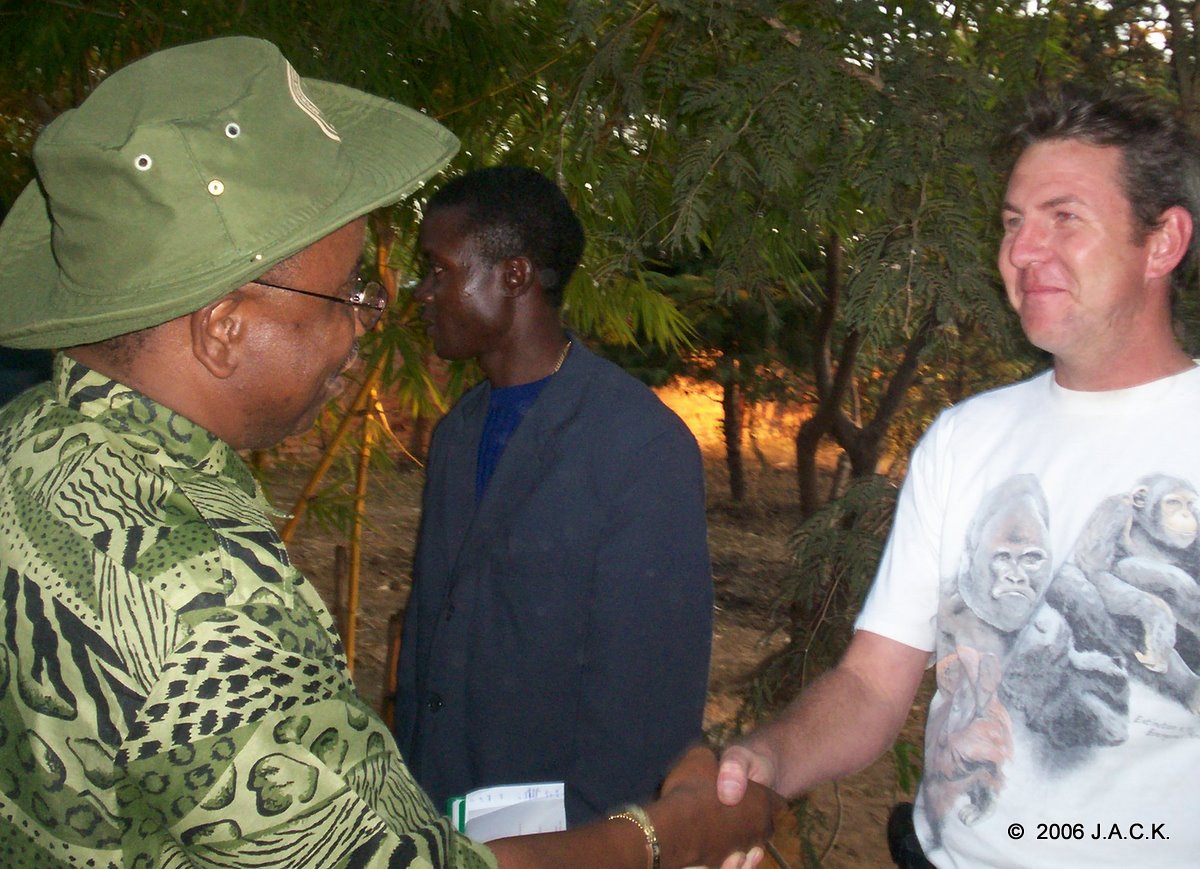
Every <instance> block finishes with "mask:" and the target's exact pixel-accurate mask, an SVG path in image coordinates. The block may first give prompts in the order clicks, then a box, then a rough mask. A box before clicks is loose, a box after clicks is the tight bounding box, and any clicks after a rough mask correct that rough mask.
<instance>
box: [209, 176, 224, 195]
mask: <svg viewBox="0 0 1200 869" xmlns="http://www.w3.org/2000/svg"><path fill="white" fill-rule="evenodd" d="M208 192H209V193H211V194H212V195H213V196H220V195H221V194H222V193H224V192H225V185H224V184H222V183H221V180H220V179H219V178H214V179H213V180H212V181H209V182H208Z"/></svg>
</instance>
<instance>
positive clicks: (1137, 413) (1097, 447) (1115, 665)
mask: <svg viewBox="0 0 1200 869" xmlns="http://www.w3.org/2000/svg"><path fill="white" fill-rule="evenodd" d="M1198 486H1200V368H1193V369H1191V370H1188V371H1186V372H1184V373H1182V374H1179V375H1176V376H1173V377H1168V378H1164V379H1162V380H1159V381H1155V382H1153V383H1149V384H1144V385H1142V386H1138V387H1134V388H1132V389H1123V390H1114V391H1108V392H1072V391H1070V390H1066V389H1063V388H1061V387H1060V386H1058V385H1057V384H1056V383H1055V381H1054V378H1053V376H1052V374H1050V373H1046V374H1043V375H1041V376H1038V377H1035V378H1033V379H1032V380H1028V381H1025V382H1023V383H1019V384H1016V385H1014V386H1010V387H1007V388H1004V389H999V390H996V391H993V392H990V393H986V394H983V395H980V396H977V397H975V398H973V399H971V400H969V401H966V402H963V403H962V404H960V405H958V406H957V407H954V408H952V409H950V410H948V411H946V412H945V413H943V414H942V415H941V416H940V417H939V418H938V420H937V421H936V422H935V423H934V424H933V426H931V427H930V429H929V431H928V432H927V433H926V435H925V436H924V437H923V438H922V440H921V443H920V444H919V445H918V447H917V449H916V450H915V452H914V453H913V457H912V462H911V466H910V469H909V473H908V477H907V479H906V480H905V483H904V487H903V489H902V491H901V494H900V501H899V505H898V508H897V512H896V521H895V524H894V527H893V529H892V534H891V538H890V539H889V541H888V545H887V548H886V549H885V552H884V557H883V560H882V562H881V564H880V569H879V574H878V576H877V578H876V582H875V585H874V587H873V588H872V590H871V593H870V595H869V596H868V599H867V602H866V604H865V606H864V608H863V611H862V613H861V614H860V616H859V618H858V621H857V625H856V626H857V628H859V629H863V630H868V631H871V632H874V633H877V634H881V635H883V636H886V637H889V638H891V639H894V640H897V641H899V642H902V643H905V644H907V645H909V646H912V647H915V648H919V649H928V650H930V651H931V652H932V653H933V655H932V659H933V660H934V661H935V662H936V665H937V679H938V690H937V692H936V694H935V696H934V698H933V701H932V703H931V705H930V711H929V718H928V723H927V726H926V735H925V759H924V775H923V778H922V782H921V788H920V792H919V795H918V799H917V812H916V825H917V832H918V835H919V836H920V838H921V841H922V844H923V845H924V847H925V850H926V853H927V854H928V855H929V858H930V859H931V861H932V862H934V863H935V864H936V865H938V866H939V867H980V866H1012V867H1022V869H1026V867H1041V866H1045V867H1062V866H1088V867H1095V866H1120V867H1129V866H1155V867H1160V866H1196V865H1200V817H1198V816H1197V804H1198V802H1200V800H1198V795H1200V784H1198V783H1197V781H1196V777H1198V776H1200V715H1198V714H1197V712H1198V711H1200V677H1198V676H1197V675H1196V673H1198V672H1200V640H1198V639H1197V635H1198V634H1200V584H1198V583H1197V580H1198V576H1200V543H1198V542H1197V525H1198V521H1197V520H1198V517H1200V498H1198V497H1197V487H1198ZM1160 530H1164V531H1165V532H1166V534H1165V537H1166V540H1167V542H1162V541H1160V540H1159V539H1157V538H1156V537H1155V536H1154V534H1155V532H1156V531H1160Z"/></svg>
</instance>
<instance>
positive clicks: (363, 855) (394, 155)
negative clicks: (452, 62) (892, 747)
mask: <svg viewBox="0 0 1200 869" xmlns="http://www.w3.org/2000/svg"><path fill="white" fill-rule="evenodd" d="M457 147H458V143H457V141H456V139H455V138H454V136H453V135H452V134H451V133H449V132H448V131H447V130H445V129H444V128H442V127H441V126H440V125H438V124H437V123H435V122H434V121H432V120H431V119H429V118H428V117H426V116H425V115H423V114H421V113H419V112H416V111H413V110H411V109H408V108H406V107H404V106H400V105H397V104H395V103H392V102H389V101H386V100H382V99H379V98H376V97H373V96H370V95H368V94H365V93H362V92H359V91H356V90H352V89H350V88H346V87H342V86H340V85H336V84H331V83H328V82H322V81H315V80H311V79H302V78H300V77H299V76H298V75H297V74H296V72H295V70H294V69H293V68H292V67H291V65H290V64H289V63H288V62H287V61H286V60H285V59H284V58H283V57H282V56H281V55H280V53H279V51H278V50H277V49H276V48H275V47H274V46H273V45H271V44H270V43H267V42H263V41H261V40H256V39H249V38H242V37H233V38H225V39H217V40H211V41H208V42H202V43H197V44H193V45H186V46H181V47H178V48H173V49H169V50H166V51H162V52H159V53H157V54H153V55H150V56H148V57H146V58H144V59H142V60H140V61H138V62H136V63H134V64H131V65H130V66H128V67H126V68H125V69H123V70H120V71H118V72H116V73H114V74H113V75H112V76H110V77H109V78H108V79H107V80H106V81H105V82H104V83H103V84H101V85H100V86H99V87H98V88H97V89H96V90H95V91H94V92H93V93H92V94H91V96H89V97H88V99H87V100H86V101H85V102H84V103H83V104H82V105H81V106H80V107H79V108H77V109H75V110H72V111H68V112H66V113H64V114H63V115H62V116H61V117H59V118H58V119H56V120H55V121H54V122H53V123H51V124H50V125H49V126H48V127H47V128H46V129H45V131H44V132H43V133H42V135H41V136H40V138H39V139H38V142H37V144H36V145H35V148H34V162H35V164H36V167H37V179H36V180H35V181H34V182H33V183H31V184H30V185H29V186H28V188H27V189H26V190H25V191H24V193H22V195H21V196H20V197H19V199H18V200H17V202H16V203H15V204H14V205H13V208H12V210H11V212H10V213H9V215H8V216H7V218H6V219H5V221H4V223H3V225H2V226H0V344H2V345H5V346H11V347H17V348H55V349H58V350H60V351H61V352H59V353H58V354H57V355H56V358H55V363H54V374H53V380H52V382H51V383H49V384H45V385H42V386H38V387H35V388H33V389H31V390H29V391H27V392H25V393H24V394H23V395H21V396H19V397H18V398H16V399H15V400H14V401H12V402H11V403H10V404H9V405H7V406H6V407H5V408H4V410H3V411H2V412H0V622H2V623H3V630H2V632H0V639H2V642H0V855H3V856H2V857H0V863H3V865H5V866H12V867H25V866H36V867H47V866H56V865H63V866H66V865H70V866H83V865H88V866H138V867H142V866H146V867H149V866H172V867H175V866H179V867H182V866H271V867H333V866H408V865H419V866H468V867H469V866H493V865H501V866H578V867H587V866H629V867H639V869H640V867H641V866H647V865H652V866H659V865H663V866H668V865H682V864H684V863H688V862H692V863H700V862H717V861H719V860H720V859H721V858H722V857H723V856H725V855H726V854H729V853H730V852H734V853H733V856H732V857H731V858H730V859H729V860H728V861H727V865H729V866H736V865H746V866H750V865H754V864H755V863H756V862H757V860H758V858H759V853H760V852H759V851H758V850H757V849H754V850H753V851H751V852H750V854H748V855H745V856H743V855H741V854H740V853H737V851H736V849H739V848H745V847H747V846H748V845H750V844H752V843H753V842H755V841H758V840H761V838H762V837H763V836H764V835H765V834H766V833H767V832H768V830H769V827H770V814H771V803H772V799H771V796H770V794H769V792H767V791H766V790H765V789H759V790H758V791H756V792H755V793H754V794H753V795H752V799H751V800H749V801H748V802H747V803H744V804H743V805H742V806H740V807H738V808H728V807H722V806H720V804H719V803H718V802H717V801H716V799H715V797H714V796H713V794H714V793H715V786H714V783H715V775H716V763H715V758H714V757H713V755H712V754H711V752H708V751H707V750H706V749H693V750H692V752H690V753H689V754H688V755H687V756H686V757H685V759H684V761H683V763H682V764H681V766H680V767H679V768H678V769H677V770H676V772H675V773H674V774H673V776H672V778H671V779H669V780H668V782H667V784H666V785H665V786H664V789H663V792H662V797H661V798H660V799H659V800H658V801H657V802H655V803H653V804H651V805H650V806H648V807H647V808H646V809H641V808H638V807H630V809H629V810H627V811H626V812H623V813H620V816H619V817H616V818H614V819H610V820H607V821H604V822H601V823H598V824H594V825H591V826H589V827H585V828H579V829H577V830H572V831H568V832H562V833H552V834H546V835H539V836H524V837H518V838H512V839H506V840H500V841H498V842H496V843H494V845H493V846H492V848H490V849H489V848H488V847H485V846H483V845H481V844H478V843H475V842H472V841H471V840H469V839H467V838H466V837H464V836H462V835H460V834H459V833H457V832H455V831H454V829H453V827H452V825H451V824H450V822H449V820H448V819H446V818H444V817H442V816H440V815H439V814H438V813H437V812H436V811H435V810H434V808H433V806H432V804H431V803H430V801H429V800H428V798H427V797H426V796H425V795H424V794H423V793H422V792H421V791H420V789H419V788H418V787H417V786H416V785H415V784H414V782H413V780H412V778H411V776H410V775H409V773H408V770H407V769H406V768H405V765H404V762H403V760H402V758H401V757H400V754H399V752H398V751H397V749H396V746H395V743H394V742H393V739H392V736H391V734H390V732H389V730H388V728H387V727H386V726H385V725H384V724H383V723H382V722H381V721H380V720H379V719H378V718H377V716H376V715H375V714H374V712H373V711H372V710H371V709H370V708H368V707H367V706H366V705H365V704H364V703H363V702H362V701H361V700H360V699H359V698H358V696H357V694H356V693H355V690H354V686H353V684H352V682H351V680H350V676H349V673H348V670H347V668H346V663H345V658H344V655H343V652H342V648H341V644H340V642H339V640H338V637H337V634H336V632H335V630H334V628H333V624H332V620H331V619H330V617H329V614H328V612H327V611H326V609H325V607H324V605H323V604H322V603H321V601H320V598H319V597H318V596H317V594H316V592H315V591H314V589H313V588H312V586H311V585H310V584H309V583H308V582H307V581H306V580H305V579H304V577H303V576H301V575H300V574H299V573H298V572H297V571H296V569H295V568H294V567H293V566H292V565H291V563H290V561H289V560H288V556H287V553H286V551H285V549H284V547H283V544H282V542H281V541H280V539H279V537H278V536H277V534H276V533H275V530H274V527H273V526H272V524H271V522H270V520H269V519H268V517H267V514H268V511H269V509H270V508H269V506H268V505H267V504H266V502H265V500H264V499H263V496H262V493H261V491H260V490H259V488H258V486H257V484H256V483H255V481H254V480H253V478H252V477H251V475H250V473H249V471H248V470H247V468H246V466H245V465H244V464H243V463H242V461H241V460H240V459H239V458H238V455H237V452H236V451H237V450H245V449H254V448H261V447H267V446H270V445H272V444H274V443H277V442H278V441H279V440H281V439H282V438H284V437H287V436H288V435H291V434H295V433H297V432H301V431H303V430H305V429H306V428H308V426H309V425H310V424H311V423H312V421H313V419H314V418H315V416H316V414H317V413H318V411H319V410H320V408H321V407H322V406H323V405H324V404H325V403H326V402H327V401H328V400H329V399H330V398H331V397H332V396H334V395H335V394H336V393H337V392H338V391H339V390H340V388H341V382H342V375H343V374H344V373H345V371H346V370H347V368H349V366H350V365H351V364H352V363H353V362H354V359H355V355H356V350H355V347H356V340H357V338H358V336H359V335H360V334H362V332H363V331H364V330H366V329H369V328H371V327H372V326H373V325H374V324H375V322H376V321H377V320H378V319H379V316H380V314H381V313H382V311H383V308H384V306H385V304H386V301H387V297H386V294H385V293H384V292H383V291H382V288H380V287H379V286H378V285H375V284H364V283H363V281H362V280H361V278H360V277H359V276H358V265H359V259H360V255H361V249H362V244H363V240H364V233H365V222H366V217H365V215H366V214H367V213H368V212H370V211H371V210H372V209H374V208H377V207H379V206H382V205H386V204H389V203H393V202H396V201H398V200H400V199H402V198H403V197H405V196H407V195H408V194H409V193H411V192H412V191H413V190H415V189H416V188H417V187H419V186H420V184H421V183H422V182H424V181H425V180H426V179H427V178H428V177H430V176H431V175H433V174H434V173H436V172H437V171H438V170H439V169H441V167H442V166H443V165H444V164H445V163H446V162H447V161H448V160H449V159H450V158H451V156H453V154H454V153H455V151H456V149H457Z"/></svg>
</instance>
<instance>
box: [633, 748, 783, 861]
mask: <svg viewBox="0 0 1200 869" xmlns="http://www.w3.org/2000/svg"><path fill="white" fill-rule="evenodd" d="M716 785H717V758H716V755H715V754H713V752H712V751H711V750H710V749H707V748H704V747H701V746H696V747H694V748H691V749H689V750H688V752H687V753H686V754H685V755H684V756H683V758H682V759H681V760H680V761H679V763H677V764H676V765H675V768H674V769H672V770H671V772H670V774H669V775H668V776H667V779H666V781H665V782H664V783H663V786H662V791H661V796H660V799H659V801H658V802H657V803H655V804H654V806H653V807H652V811H654V812H655V814H656V815H658V816H659V817H661V818H662V821H663V822H664V825H665V826H666V827H669V828H670V829H671V830H672V832H673V833H675V834H676V835H679V834H682V835H683V837H684V838H685V839H686V841H681V840H676V843H677V844H678V845H679V846H680V849H681V853H680V854H679V855H677V856H680V857H681V858H682V859H683V860H685V861H687V862H689V863H692V864H702V865H706V866H718V865H720V866H722V869H734V867H744V869H752V867H754V866H756V865H757V864H758V862H759V861H760V860H761V859H762V854H761V850H760V849H753V850H751V849H752V846H754V845H757V844H759V843H761V842H764V841H766V840H767V839H768V838H769V837H770V835H771V831H772V829H773V822H772V818H773V816H774V814H775V812H776V811H777V810H778V809H779V808H781V807H782V806H783V800H782V798H781V797H779V795H778V794H776V793H774V792H773V791H771V790H770V789H768V788H766V787H763V786H762V785H760V784H758V783H755V782H750V783H748V784H746V785H744V786H743V788H742V793H741V797H740V798H739V799H738V801H737V802H736V804H728V805H726V804H723V802H722V801H721V800H718V799H717V788H716ZM658 823H659V818H658V817H656V818H655V824H656V825H657V824H658ZM676 831H677V832H676ZM666 838H667V837H664V839H666ZM665 844H666V842H665V841H664V845H665ZM723 861H724V862H723ZM664 864H665V865H669V863H668V861H665V860H664Z"/></svg>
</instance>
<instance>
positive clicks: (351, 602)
mask: <svg viewBox="0 0 1200 869" xmlns="http://www.w3.org/2000/svg"><path fill="white" fill-rule="evenodd" d="M376 400H377V399H376V394H375V389H374V388H372V389H371V393H370V395H369V396H368V399H367V406H368V407H369V408H373V407H374V406H375V403H376ZM374 446H375V426H374V425H372V424H371V419H370V415H369V412H368V415H367V416H366V417H364V418H363V437H362V446H361V447H360V448H359V451H358V474H357V478H356V480H355V485H354V522H353V524H352V525H351V527H350V574H349V579H348V581H347V583H346V585H347V588H346V635H345V636H344V637H343V638H342V642H343V644H344V645H345V647H346V661H347V662H348V663H349V665H350V675H351V676H353V675H354V646H355V638H356V637H357V634H358V581H359V576H360V575H361V573H362V530H363V517H364V516H365V515H366V512H367V481H368V479H369V478H370V467H371V451H372V449H373V448H374Z"/></svg>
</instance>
